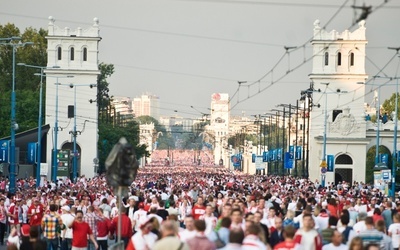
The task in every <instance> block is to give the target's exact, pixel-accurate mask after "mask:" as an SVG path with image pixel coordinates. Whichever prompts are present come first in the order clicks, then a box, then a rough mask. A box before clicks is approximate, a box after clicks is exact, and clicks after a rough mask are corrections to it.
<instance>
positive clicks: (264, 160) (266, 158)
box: [262, 151, 269, 162]
mask: <svg viewBox="0 0 400 250" xmlns="http://www.w3.org/2000/svg"><path fill="white" fill-rule="evenodd" d="M262 156H263V162H268V158H269V157H268V151H264V152H263V155H262Z"/></svg>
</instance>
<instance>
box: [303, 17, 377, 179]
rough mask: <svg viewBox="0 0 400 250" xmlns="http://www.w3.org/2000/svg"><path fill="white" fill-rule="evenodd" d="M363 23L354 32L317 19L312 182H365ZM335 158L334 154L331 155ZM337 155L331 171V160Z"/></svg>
mask: <svg viewBox="0 0 400 250" xmlns="http://www.w3.org/2000/svg"><path fill="white" fill-rule="evenodd" d="M365 30H366V28H365V21H361V22H360V23H359V24H358V28H357V29H356V30H355V31H353V32H350V31H349V30H345V31H344V32H341V33H340V32H337V31H335V30H332V31H330V32H328V31H326V30H324V29H322V28H321V27H320V26H319V21H318V20H317V21H315V23H314V37H313V40H312V41H311V44H312V46H313V55H314V56H313V67H312V73H311V74H310V75H309V77H310V79H311V81H312V83H313V93H312V94H313V99H314V102H315V103H314V104H316V102H318V104H319V106H320V107H319V108H317V107H313V109H312V112H311V114H310V119H311V122H310V124H311V125H310V159H309V160H310V168H309V176H310V179H311V180H312V181H318V182H320V183H322V182H325V183H328V182H333V181H335V180H339V179H341V180H345V181H349V182H352V181H354V180H357V181H364V180H365V168H366V152H367V145H368V144H369V142H370V139H368V138H367V137H366V121H365V115H364V113H365V111H364V102H365V101H364V96H365V86H364V85H362V84H360V83H365V82H366V80H367V74H366V73H365V46H366V44H367V40H366V37H365ZM332 157H333V158H332ZM328 158H329V159H333V162H334V170H333V172H330V171H329V170H328V168H327V161H328Z"/></svg>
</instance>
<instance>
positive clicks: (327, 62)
mask: <svg viewBox="0 0 400 250" xmlns="http://www.w3.org/2000/svg"><path fill="white" fill-rule="evenodd" d="M328 64H329V53H328V52H325V66H328Z"/></svg>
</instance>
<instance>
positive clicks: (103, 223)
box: [97, 208, 111, 250]
mask: <svg viewBox="0 0 400 250" xmlns="http://www.w3.org/2000/svg"><path fill="white" fill-rule="evenodd" d="M100 211H101V212H102V213H103V209H101V208H100ZM110 229H111V220H110V219H109V218H107V217H104V218H103V220H100V221H97V243H98V244H99V249H101V250H107V249H108V235H109V233H110Z"/></svg>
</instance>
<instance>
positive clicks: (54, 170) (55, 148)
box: [47, 75, 74, 182]
mask: <svg viewBox="0 0 400 250" xmlns="http://www.w3.org/2000/svg"><path fill="white" fill-rule="evenodd" d="M47 77H49V76H47ZM72 77H74V76H71V75H68V76H66V77H60V76H56V77H55V78H56V79H57V81H56V83H55V85H56V114H55V120H54V144H53V164H52V170H51V177H52V178H51V180H52V181H54V182H56V181H57V167H58V165H57V151H58V142H57V139H58V86H59V85H61V83H59V82H58V79H59V78H72Z"/></svg>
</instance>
